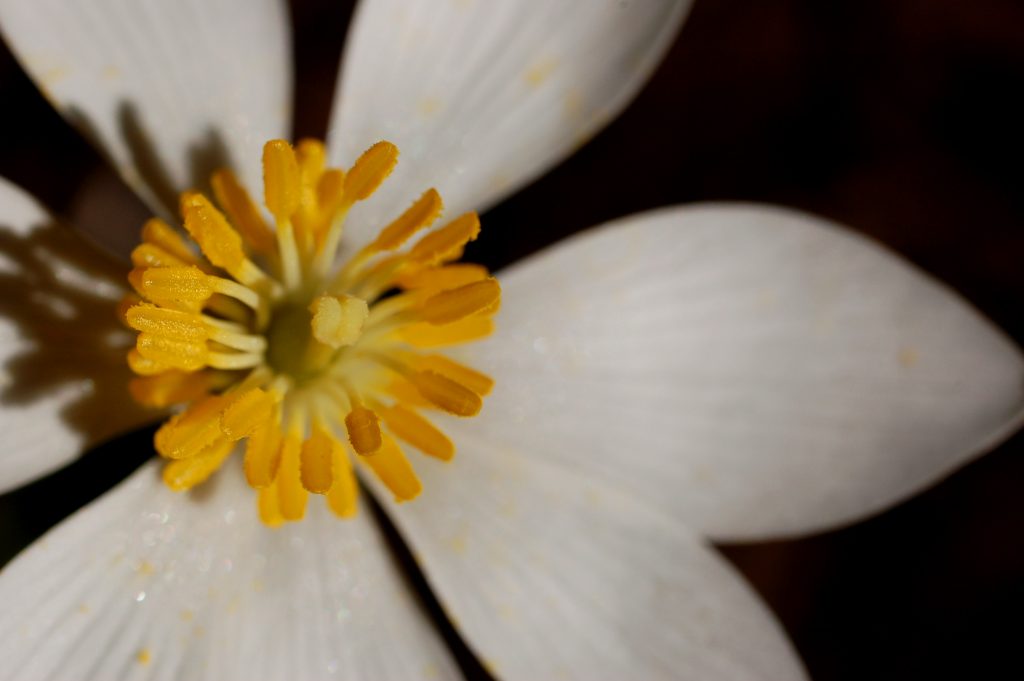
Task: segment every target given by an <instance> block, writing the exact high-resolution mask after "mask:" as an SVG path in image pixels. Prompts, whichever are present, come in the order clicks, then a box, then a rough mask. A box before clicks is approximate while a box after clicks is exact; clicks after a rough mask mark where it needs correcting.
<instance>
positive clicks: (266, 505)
mask: <svg viewBox="0 0 1024 681" xmlns="http://www.w3.org/2000/svg"><path fill="white" fill-rule="evenodd" d="M279 498H280V494H279V492H278V490H277V484H275V483H272V484H271V485H270V486H268V487H262V488H260V490H259V510H260V520H261V521H263V524H264V525H266V526H268V527H280V526H281V525H283V524H284V522H285V518H284V516H283V515H281V504H280V503H279V502H278V499H279Z"/></svg>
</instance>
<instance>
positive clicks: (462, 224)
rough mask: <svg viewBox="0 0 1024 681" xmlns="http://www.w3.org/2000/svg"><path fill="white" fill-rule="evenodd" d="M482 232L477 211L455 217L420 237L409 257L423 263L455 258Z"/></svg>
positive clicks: (433, 263)
mask: <svg viewBox="0 0 1024 681" xmlns="http://www.w3.org/2000/svg"><path fill="white" fill-rule="evenodd" d="M479 234H480V218H479V217H477V214H476V213H466V214H465V215H462V216H460V217H458V218H455V219H454V220H452V221H451V222H450V223H448V224H447V225H446V226H444V227H442V228H441V229H439V230H437V231H436V232H431V233H430V234H428V235H426V236H425V237H423V238H422V239H420V240H419V241H418V242H417V243H416V245H415V246H413V247H412V251H410V252H409V259H410V260H412V261H413V262H416V263H419V264H421V265H436V264H439V263H443V262H448V261H449V260H454V259H456V258H458V257H459V256H461V255H462V250H463V249H464V248H465V247H466V244H467V243H469V242H470V241H475V240H476V238H477V236H478V235H479Z"/></svg>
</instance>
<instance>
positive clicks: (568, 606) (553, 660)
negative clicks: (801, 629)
mask: <svg viewBox="0 0 1024 681" xmlns="http://www.w3.org/2000/svg"><path fill="white" fill-rule="evenodd" d="M453 433H454V434H456V439H457V441H458V443H459V447H460V453H459V454H458V455H457V456H456V458H455V460H454V461H453V462H452V463H451V464H450V465H445V464H443V463H439V462H436V461H426V460H417V461H416V465H417V468H418V469H419V470H420V473H421V476H422V478H423V484H424V491H423V494H422V496H421V497H420V498H419V499H417V500H416V501H414V502H412V503H409V504H406V505H405V506H402V507H395V505H394V504H392V505H391V506H390V510H391V512H392V514H393V517H394V518H395V519H396V520H397V522H398V524H399V528H400V529H401V531H402V532H403V534H404V535H405V536H406V537H408V539H409V541H410V543H411V545H412V546H413V548H414V550H415V551H416V557H417V559H418V560H419V561H420V562H421V564H422V566H423V568H424V571H425V572H426V574H427V578H428V581H429V582H430V584H431V586H432V587H433V588H435V589H436V592H437V594H438V595H439V597H440V599H441V602H442V603H443V604H444V606H445V609H446V611H447V612H448V613H449V614H450V615H451V617H452V621H453V622H455V623H456V626H457V627H458V628H459V629H460V630H461V632H462V634H463V636H464V637H465V638H466V640H467V642H468V643H469V645H470V646H471V647H472V648H473V649H474V650H475V652H476V653H477V654H478V655H479V656H480V658H481V659H482V660H483V661H484V664H485V666H487V667H488V668H489V669H490V670H492V671H493V672H494V674H495V676H497V677H498V678H501V679H504V680H505V681H513V680H527V679H587V680H589V679H652V680H653V679H702V680H703V681H718V680H721V681H726V680H729V681H731V680H733V679H749V680H751V681H757V680H760V681H767V680H773V681H781V680H784V679H802V678H805V677H804V674H803V671H802V669H801V665H800V662H799V661H798V659H797V658H796V656H795V654H794V652H793V651H792V649H791V647H790V645H789V643H788V642H787V641H786V638H785V635H784V634H783V633H782V631H781V629H780V627H779V626H778V624H777V623H776V622H775V620H774V619H773V618H772V616H771V614H770V613H769V612H768V611H767V610H766V609H765V608H764V606H763V605H762V604H761V603H760V601H759V600H758V599H757V597H756V596H755V595H754V594H753V593H752V591H751V590H750V589H749V587H747V586H746V584H744V582H743V580H742V579H740V578H739V577H738V576H737V575H736V573H735V572H734V571H733V570H732V569H731V568H730V567H729V566H728V564H727V563H726V562H725V561H724V560H722V559H721V558H719V557H718V556H717V555H716V554H715V553H714V551H713V550H712V549H711V548H709V547H708V546H706V545H705V544H703V543H702V542H701V540H699V539H698V538H697V537H696V536H695V535H694V534H692V533H691V532H689V531H687V530H686V529H685V528H684V527H682V526H681V525H680V524H679V523H676V522H673V521H671V520H667V519H666V518H665V517H664V516H661V515H658V514H655V513H652V512H650V511H648V510H647V509H646V507H644V506H642V505H641V504H640V503H638V502H636V501H635V500H633V499H631V498H629V497H627V496H625V495H622V494H620V493H618V492H616V491H614V490H613V489H612V488H610V487H608V486H604V485H602V484H600V483H597V484H589V483H588V482H587V481H586V480H584V479H582V478H580V477H578V476H573V475H572V474H571V473H568V472H566V471H563V470H559V469H557V468H555V467H545V466H543V465H542V464H540V463H538V462H529V463H522V459H523V455H522V454H521V453H519V452H515V451H513V450H511V449H507V448H505V447H504V445H499V446H494V445H492V444H490V443H488V442H487V441H486V440H485V439H484V438H483V437H477V436H476V435H466V436H463V434H462V433H461V432H459V430H458V429H455V430H453Z"/></svg>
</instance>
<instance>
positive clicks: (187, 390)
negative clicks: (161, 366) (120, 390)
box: [128, 370, 211, 408]
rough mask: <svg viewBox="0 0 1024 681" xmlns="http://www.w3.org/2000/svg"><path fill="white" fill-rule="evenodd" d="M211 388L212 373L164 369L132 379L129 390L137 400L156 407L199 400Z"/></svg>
mask: <svg viewBox="0 0 1024 681" xmlns="http://www.w3.org/2000/svg"><path fill="white" fill-rule="evenodd" d="M210 388H211V376H210V374H208V373H204V372H196V373H186V372H184V371H177V370H163V371H162V372H161V373H159V374H158V375H154V376H144V377H142V378H136V379H132V381H131V383H129V384H128V390H129V392H131V394H132V397H133V398H134V399H135V401H136V402H138V403H139V404H142V405H145V406H147V407H156V408H163V407H169V406H171V405H172V404H180V403H181V402H191V401H193V400H198V399H199V398H200V397H203V396H204V395H206V394H207V393H208V392H209V391H210Z"/></svg>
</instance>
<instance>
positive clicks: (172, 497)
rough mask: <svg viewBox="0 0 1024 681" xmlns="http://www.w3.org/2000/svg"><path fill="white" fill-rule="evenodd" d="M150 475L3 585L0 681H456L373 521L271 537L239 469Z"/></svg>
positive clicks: (87, 513)
mask: <svg viewBox="0 0 1024 681" xmlns="http://www.w3.org/2000/svg"><path fill="white" fill-rule="evenodd" d="M207 485H210V486H212V489H200V490H199V491H198V492H199V493H198V494H193V495H192V496H188V495H184V496H179V495H177V494H175V493H174V492H171V491H170V490H168V489H167V488H166V486H165V485H164V484H163V483H162V482H161V480H160V474H159V464H158V463H157V462H155V461H154V462H150V463H148V464H146V465H144V466H143V467H142V468H140V469H139V470H138V471H137V472H136V473H134V474H133V475H132V476H131V477H130V478H129V479H128V480H126V481H125V482H124V483H122V484H121V485H120V486H118V487H117V488H115V489H114V490H113V491H111V492H109V493H108V494H107V495H106V496H104V497H102V498H101V499H100V500H98V501H96V502H94V503H93V504H92V505H90V506H87V507H86V508H85V509H83V510H81V511H79V512H78V513H77V514H75V515H74V516H72V517H71V518H70V519H68V520H66V521H65V522H64V523H62V524H61V525H60V526H58V527H57V528H56V529H55V530H53V531H51V532H50V533H49V534H47V535H46V536H45V537H44V538H43V539H41V540H40V541H38V542H36V543H35V544H34V545H32V546H31V547H30V548H29V549H28V550H27V551H26V552H24V553H23V554H21V555H20V556H19V557H18V558H16V559H15V560H14V562H12V563H11V564H10V565H9V566H8V567H7V568H6V569H5V570H4V572H3V573H0V598H2V599H3V602H4V609H3V613H2V615H0V631H2V632H3V637H2V639H0V659H3V660H4V666H3V669H2V670H0V678H4V679H8V678H9V679H43V678H54V679H197V680H199V679H211V680H212V679H304V680H305V679H314V680H315V679H334V678H341V679H367V680H376V679H419V678H440V679H446V678H458V676H457V671H456V669H455V667H454V665H453V663H452V661H451V659H450V657H449V654H448V652H447V651H446V650H445V648H444V646H443V644H442V642H441V641H440V640H439V638H438V637H437V635H436V634H435V633H434V631H433V629H432V628H431V625H430V624H429V622H427V620H426V619H425V618H424V617H423V615H422V614H421V612H420V610H419V609H418V607H417V606H418V604H417V603H416V601H415V598H414V597H413V595H412V594H411V593H410V592H409V590H408V589H407V588H406V586H405V584H404V582H403V581H402V577H401V576H400V574H399V573H398V572H397V570H396V568H395V566H394V565H392V564H391V562H390V559H389V558H388V556H387V554H386V550H387V549H386V547H385V545H384V542H383V539H382V538H381V536H380V534H379V532H378V530H377V529H376V528H375V526H374V525H373V524H372V518H371V516H370V515H369V514H367V513H364V514H361V515H360V516H359V517H358V518H356V519H353V520H350V521H346V522H340V521H339V520H338V519H337V518H335V517H333V516H331V515H330V512H329V511H327V509H326V507H325V506H326V505H325V504H323V503H315V504H311V505H310V509H309V513H308V517H307V519H306V520H305V521H304V522H302V523H296V524H294V525H291V526H288V527H282V528H279V529H277V530H271V529H269V528H267V527H266V526H264V525H262V524H261V523H260V522H259V520H258V518H257V514H256V509H255V507H254V506H255V504H254V502H253V499H252V491H251V490H250V489H248V487H247V486H246V485H245V482H244V480H243V479H242V475H241V471H239V470H237V467H231V470H223V471H221V472H220V473H219V474H218V475H217V476H215V477H214V478H213V479H212V480H211V481H210V482H208V483H207Z"/></svg>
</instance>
